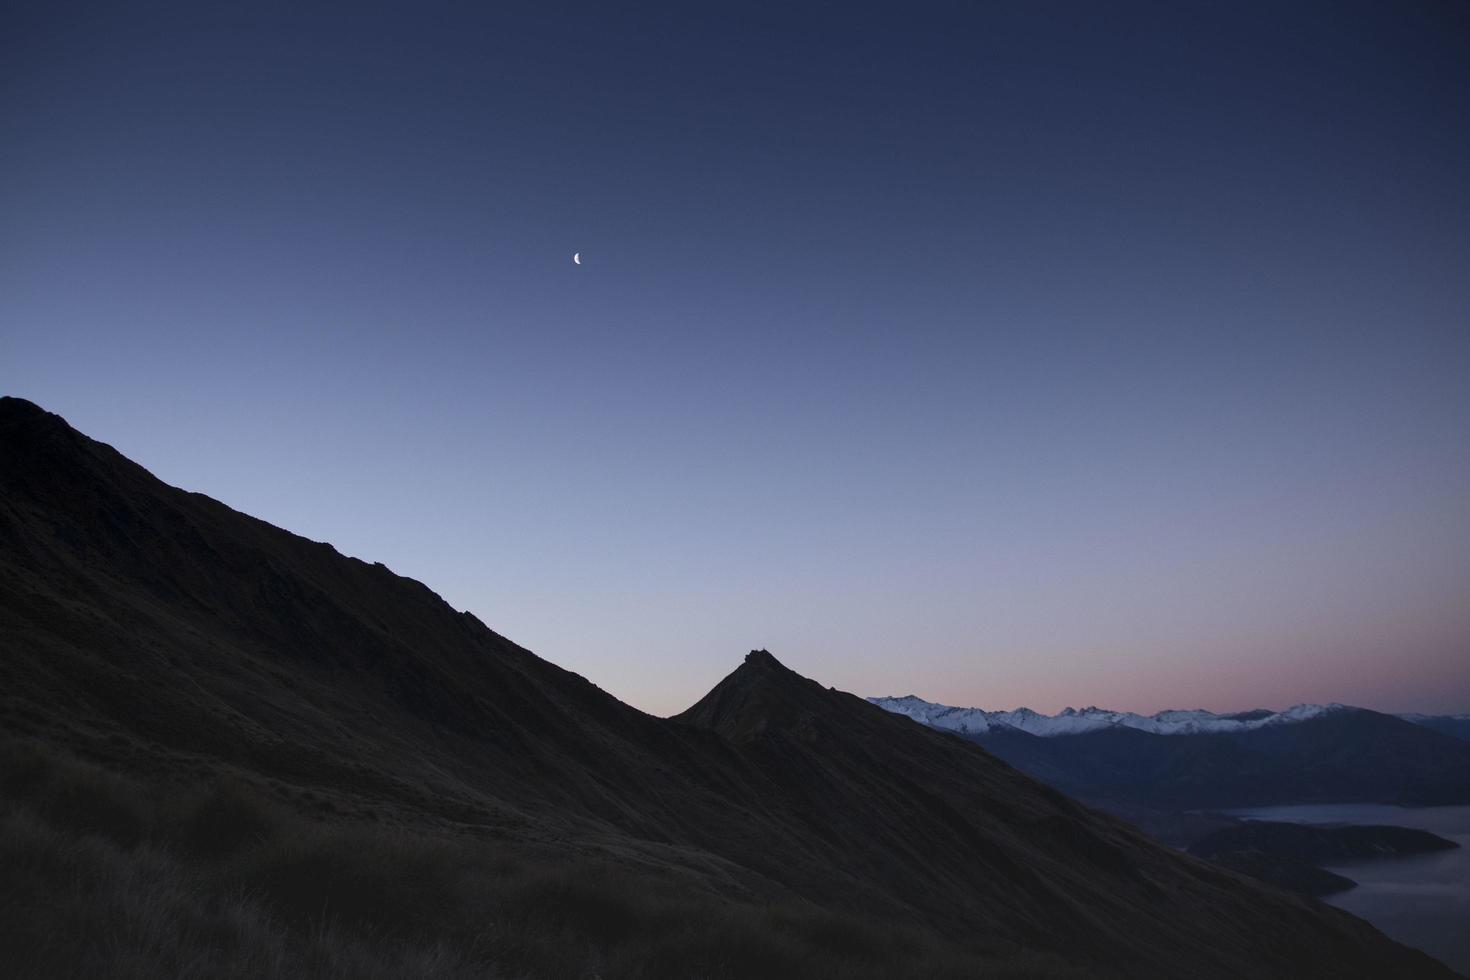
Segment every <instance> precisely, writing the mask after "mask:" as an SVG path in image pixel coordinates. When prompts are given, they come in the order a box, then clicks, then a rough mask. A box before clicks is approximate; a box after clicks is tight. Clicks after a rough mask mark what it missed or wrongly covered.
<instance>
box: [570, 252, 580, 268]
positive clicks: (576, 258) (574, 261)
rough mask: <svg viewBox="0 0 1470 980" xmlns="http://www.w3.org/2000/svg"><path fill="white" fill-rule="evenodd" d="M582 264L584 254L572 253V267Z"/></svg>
mask: <svg viewBox="0 0 1470 980" xmlns="http://www.w3.org/2000/svg"><path fill="white" fill-rule="evenodd" d="M581 264H582V253H581V252H573V253H572V265H581Z"/></svg>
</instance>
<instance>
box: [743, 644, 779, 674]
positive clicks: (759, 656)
mask: <svg viewBox="0 0 1470 980" xmlns="http://www.w3.org/2000/svg"><path fill="white" fill-rule="evenodd" d="M745 663H746V665H748V666H750V667H758V668H762V669H769V668H772V667H774V668H776V669H777V670H787V671H789V668H787V666H786V665H785V664H783V663H782V662H781V661H779V660H777V659H776V658H775V657H773V656H772V655H771V651H769V650H765V649H761V650H752V651H750V652H749V653H747V654H746V655H745Z"/></svg>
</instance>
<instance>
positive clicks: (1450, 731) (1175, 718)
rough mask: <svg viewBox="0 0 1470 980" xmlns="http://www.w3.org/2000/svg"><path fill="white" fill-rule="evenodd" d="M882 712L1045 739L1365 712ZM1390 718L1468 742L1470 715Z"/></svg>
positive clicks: (973, 731)
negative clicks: (1110, 730) (1108, 730)
mask: <svg viewBox="0 0 1470 980" xmlns="http://www.w3.org/2000/svg"><path fill="white" fill-rule="evenodd" d="M868 700H869V701H871V702H873V703H874V704H876V705H877V706H878V707H880V708H882V709H884V710H885V711H892V712H893V713H895V714H900V715H907V716H909V717H910V718H912V719H914V720H915V721H919V722H923V723H924V724H926V725H929V726H931V727H933V728H946V729H949V730H950V731H954V732H959V733H961V734H966V735H979V734H983V733H985V732H988V731H991V730H993V729H995V728H1001V727H1003V728H1014V729H1016V730H1018V731H1022V732H1025V733H1026V734H1028V735H1039V736H1041V737H1042V738H1048V737H1051V736H1054V735H1082V734H1085V733H1087V732H1095V731H1100V730H1102V729H1104V728H1117V727H1121V728H1133V729H1137V730H1138V731H1140V732H1150V733H1152V734H1154V735H1202V734H1210V733H1215V734H1219V733H1231V732H1248V731H1253V730H1254V729H1257V728H1267V727H1269V726H1272V725H1291V724H1295V723H1297V722H1303V721H1310V720H1312V719H1313V718H1320V717H1322V716H1323V715H1326V714H1330V713H1332V712H1335V711H1366V710H1368V709H1366V708H1357V707H1354V706H1352V705H1347V704H1335V703H1334V704H1298V705H1293V706H1292V707H1290V708H1287V709H1286V710H1284V711H1273V710H1271V709H1270V708H1255V709H1253V710H1251V711H1236V712H1232V713H1230V714H1223V715H1222V714H1216V713H1214V712H1213V711H1205V710H1203V709H1193V710H1185V711H1181V710H1170V711H1160V712H1157V713H1155V714H1152V715H1140V714H1136V713H1135V712H1132V711H1112V710H1109V709H1107V708H1098V707H1087V708H1063V709H1062V710H1061V711H1059V712H1058V713H1057V714H1054V715H1044V714H1041V713H1040V712H1037V711H1032V710H1031V709H1030V708H1016V709H1015V710H1014V711H986V710H984V709H982V708H954V707H950V706H949V705H947V704H935V703H934V702H932V701H925V700H923V699H922V698H919V697H917V696H916V695H913V694H906V695H904V696H902V697H878V698H868ZM1395 717H1398V718H1402V719H1403V720H1404V721H1408V722H1412V723H1414V724H1416V725H1423V726H1424V727H1425V728H1432V729H1434V730H1435V731H1437V732H1442V733H1444V734H1446V735H1453V736H1455V737H1456V738H1462V739H1467V740H1470V714H1462V715H1421V714H1401V715H1397V716H1395Z"/></svg>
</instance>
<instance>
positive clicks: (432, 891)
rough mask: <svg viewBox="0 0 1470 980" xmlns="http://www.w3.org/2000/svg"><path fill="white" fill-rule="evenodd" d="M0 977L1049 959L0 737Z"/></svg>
mask: <svg viewBox="0 0 1470 980" xmlns="http://www.w3.org/2000/svg"><path fill="white" fill-rule="evenodd" d="M0 794H3V795H0V867H3V868H4V875H3V877H0V921H3V922H4V923H5V928H4V929H3V930H0V973H4V974H6V975H14V976H28V977H87V978H89V980H96V978H105V977H119V978H139V980H142V978H149V980H152V978H156V977H162V976H171V977H211V978H214V977H218V978H236V977H239V978H246V977H249V978H264V980H273V978H286V977H300V976H313V977H325V978H338V977H340V978H349V977H351V978H359V977H360V978H365V980H373V978H379V977H381V978H390V977H391V978H413V977H421V978H426V980H437V978H446V980H447V978H460V977H481V978H492V980H494V978H516V980H519V978H548V980H561V978H566V980H590V978H594V977H597V978H601V980H669V978H699V980H723V978H731V980H734V978H756V977H759V978H779V977H801V978H811V980H822V978H832V980H837V978H842V980H865V978H872V980H878V978H885V980H886V978H915V980H917V978H921V977H922V978H932V980H949V978H961V977H966V978H968V977H978V976H994V977H1022V976H1061V975H1065V971H1064V970H1062V969H1061V968H1060V965H1059V964H1057V963H1055V962H1050V961H1044V960H1034V961H1033V960H1020V961H1016V960H1010V961H1006V962H1004V963H999V962H997V961H995V960H994V959H981V958H978V957H977V956H976V955H974V954H972V953H968V952H966V951H964V950H962V949H958V948H956V947H953V946H951V945H948V944H946V943H944V942H943V941H941V940H939V939H937V938H936V937H934V936H932V935H929V934H927V933H922V932H917V931H915V930H912V929H907V928H900V927H896V926H892V925H887V924H883V923H874V922H872V921H867V920H862V919H858V918H854V917H851V916H845V915H841V914H837V913H834V912H831V911H828V910H824V909H820V908H817V907H815V906H812V905H809V904H805V903H801V902H798V901H795V900H793V901H791V902H789V903H785V904H779V905H774V906H767V907H753V906H749V905H741V904H738V903H733V902H730V901H727V900H725V899H723V898H721V897H719V896H717V895H714V894H712V893H709V892H706V891H702V890H699V889H698V888H697V887H696V886H695V885H693V884H691V883H690V882H689V881H687V880H676V879H674V878H672V877H660V876H657V875H652V874H649V873H647V872H644V871H635V870H633V869H631V868H629V867H627V866H625V865H621V864H618V863H615V862H613V861H611V860H608V859H600V858H593V857H587V856H582V855H573V854H571V853H569V852H568V853H564V854H559V853H555V852H550V851H546V850H544V849H541V850H537V849H532V848H531V847H529V846H525V847H517V846H515V845H509V844H504V843H494V842H487V841H483V840H479V839H475V838H467V837H461V836H454V835H452V834H450V833H448V832H443V833H435V832H432V831H429V830H422V831H413V830H405V829H401V828H399V829H395V828H391V827H385V826H382V825H379V824H376V823H371V822H366V821H359V822H356V823H351V822H337V823H323V822H319V821H317V820H315V819H312V818H310V817H308V816H306V815H303V814H301V813H299V812H296V811H294V810H290V809H288V808H286V807H285V806H283V805H282V804H278V803H276V802H274V801H272V800H271V799H269V798H268V796H267V795H266V794H265V793H264V792H263V791H261V790H260V789H258V788H257V787H255V786H253V785H252V784H250V783H248V782H246V781H244V780H242V779H232V778H229V777H221V778H218V779H215V780H213V781H211V782H209V783H208V784H207V785H204V786H201V787H199V788H197V789H191V790H180V789H169V788H167V787H160V786H149V785H144V784H142V783H140V782H138V781H136V780H132V779H129V778H126V777H123V776H120V775H117V774H114V773H110V772H107V771H104V770H103V769H101V768H99V767H97V766H95V765H91V764H88V763H85V762H82V761H80V760H77V759H75V758H73V757H69V756H66V755H63V754H62V753H60V752H59V751H56V750H53V749H50V748H48V747H46V746H44V745H42V744H40V743H34V742H31V743H26V742H10V743H8V744H3V745H0Z"/></svg>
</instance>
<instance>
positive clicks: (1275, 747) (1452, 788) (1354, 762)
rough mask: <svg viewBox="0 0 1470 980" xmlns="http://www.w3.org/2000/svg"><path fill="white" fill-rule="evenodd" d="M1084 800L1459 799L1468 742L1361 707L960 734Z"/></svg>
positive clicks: (1215, 804) (1466, 773)
mask: <svg viewBox="0 0 1470 980" xmlns="http://www.w3.org/2000/svg"><path fill="white" fill-rule="evenodd" d="M963 737H965V738H968V739H970V740H971V741H973V742H975V743H976V744H978V745H982V746H984V747H985V748H986V749H988V750H990V751H991V752H994V753H995V754H996V755H998V756H1000V757H1001V758H1003V759H1005V760H1006V761H1007V762H1010V763H1011V764H1012V765H1015V766H1017V767H1019V768H1021V769H1022V770H1024V771H1026V772H1028V773H1030V774H1031V775H1033V776H1035V777H1036V778H1038V779H1041V780H1044V781H1046V782H1047V783H1050V784H1051V785H1053V786H1056V787H1057V788H1059V789H1062V790H1064V791H1065V792H1068V793H1072V794H1074V795H1077V796H1081V797H1083V798H1086V799H1091V800H1099V801H1104V800H1106V801H1116V802H1117V803H1120V804H1126V805H1142V806H1149V807H1155V808H1160V809H1204V808H1221V807H1227V808H1228V807H1247V806H1274V805H1278V804H1292V803H1364V802H1377V803H1398V804H1404V805H1410V806H1412V805H1433V804H1447V803H1463V802H1466V801H1470V744H1467V743H1466V742H1464V741H1461V740H1459V739H1455V738H1451V737H1450V736H1448V735H1444V734H1442V733H1440V732H1437V731H1433V730H1431V729H1429V728H1426V727H1424V726H1422V725H1417V724H1411V723H1409V722H1407V721H1404V720H1402V719H1400V718H1395V717H1393V716H1392V715H1385V714H1380V713H1379V712H1376V711H1368V710H1366V709H1361V708H1352V709H1343V710H1339V711H1334V712H1331V713H1328V714H1323V715H1321V716H1319V717H1315V718H1309V719H1307V720H1305V721H1300V722H1296V723H1294V724H1290V725H1275V726H1269V727H1265V728H1258V729H1255V730H1252V731H1244V732H1237V733H1203V734H1192V735H1157V734H1154V733H1152V732H1142V731H1138V730H1136V729H1133V728H1124V727H1113V728H1104V729H1100V730H1097V731H1092V732H1085V733H1082V734H1077V735H1057V736H1053V737H1049V738H1042V737H1038V736H1035V735H1030V734H1027V733H1025V732H1021V731H1017V730H1015V729H1006V728H996V729H992V730H991V731H989V732H984V733H978V734H973V735H965V736H963Z"/></svg>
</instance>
